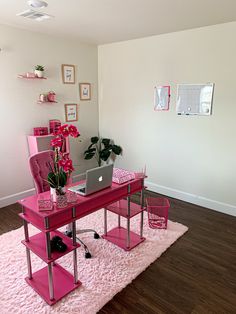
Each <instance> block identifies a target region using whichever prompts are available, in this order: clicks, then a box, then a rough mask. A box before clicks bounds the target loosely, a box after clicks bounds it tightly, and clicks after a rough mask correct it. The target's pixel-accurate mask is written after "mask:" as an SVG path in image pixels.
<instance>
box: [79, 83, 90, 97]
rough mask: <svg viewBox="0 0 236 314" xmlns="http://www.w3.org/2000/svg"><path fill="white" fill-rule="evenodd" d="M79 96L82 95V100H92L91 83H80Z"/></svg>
mask: <svg viewBox="0 0 236 314" xmlns="http://www.w3.org/2000/svg"><path fill="white" fill-rule="evenodd" d="M79 95H80V100H90V99H91V84H90V83H80V84H79Z"/></svg>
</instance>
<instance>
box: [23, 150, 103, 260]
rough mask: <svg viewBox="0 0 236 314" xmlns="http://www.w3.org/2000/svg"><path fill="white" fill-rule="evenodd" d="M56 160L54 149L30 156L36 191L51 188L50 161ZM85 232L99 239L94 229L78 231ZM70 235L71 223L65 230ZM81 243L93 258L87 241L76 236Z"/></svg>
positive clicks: (88, 255)
mask: <svg viewBox="0 0 236 314" xmlns="http://www.w3.org/2000/svg"><path fill="white" fill-rule="evenodd" d="M53 160H54V152H53V151H52V150H47V151H43V152H40V153H37V154H35V155H32V156H30V158H29V167H30V171H31V174H32V177H33V179H34V183H35V188H36V193H37V194H39V193H43V192H46V191H49V190H50V186H49V184H48V182H47V181H46V180H47V176H48V171H49V169H48V163H51V164H52V163H53ZM85 232H93V233H94V238H95V239H98V238H100V237H99V235H98V233H97V232H96V231H95V230H93V229H82V230H78V231H77V233H78V234H81V233H85ZM65 234H66V235H68V237H72V227H71V224H70V225H68V226H67V230H66V232H65ZM76 239H77V240H78V241H79V242H80V243H81V245H82V246H83V248H84V250H85V258H91V253H90V252H89V249H88V247H87V246H86V245H85V243H84V242H83V241H82V240H81V239H80V238H78V237H77V238H76Z"/></svg>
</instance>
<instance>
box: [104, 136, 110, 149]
mask: <svg viewBox="0 0 236 314" xmlns="http://www.w3.org/2000/svg"><path fill="white" fill-rule="evenodd" d="M110 141H111V140H110V139H109V138H103V139H102V144H103V145H104V146H105V148H107V147H108V146H109V144H110Z"/></svg>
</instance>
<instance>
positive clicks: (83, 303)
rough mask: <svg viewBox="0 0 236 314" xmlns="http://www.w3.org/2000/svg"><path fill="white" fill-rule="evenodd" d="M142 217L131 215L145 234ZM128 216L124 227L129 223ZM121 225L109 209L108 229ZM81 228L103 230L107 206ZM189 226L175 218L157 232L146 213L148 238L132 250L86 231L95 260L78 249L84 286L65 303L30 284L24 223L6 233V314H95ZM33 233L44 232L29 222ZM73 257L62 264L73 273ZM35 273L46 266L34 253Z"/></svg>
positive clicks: (1, 239)
mask: <svg viewBox="0 0 236 314" xmlns="http://www.w3.org/2000/svg"><path fill="white" fill-rule="evenodd" d="M139 222H140V217H139V215H138V216H136V217H134V218H132V219H131V230H133V231H135V232H137V233H138V232H139V225H140V223H139ZM125 223H126V220H125V219H123V220H121V225H123V226H126V224H125ZM116 226H117V215H115V214H113V213H110V212H108V230H110V229H112V228H114V227H116ZM77 227H78V228H95V229H96V230H97V231H98V233H99V234H100V235H102V234H103V210H99V211H97V212H95V213H93V214H91V215H89V216H87V217H85V218H83V219H81V220H79V221H78V222H77ZM187 230H188V228H187V227H186V226H184V225H182V224H179V223H176V222H172V221H169V222H168V229H167V230H153V229H150V228H149V227H148V221H147V214H146V212H145V213H144V236H145V237H146V241H144V242H143V243H141V244H140V245H139V246H137V247H136V248H134V249H133V250H132V251H130V252H125V251H123V250H122V249H120V248H119V247H117V246H115V245H113V244H112V243H110V242H108V241H106V240H104V239H98V240H95V239H93V235H91V234H90V235H89V234H84V235H81V238H82V239H83V240H84V241H85V242H86V244H87V245H88V246H89V248H90V251H91V253H92V255H93V258H92V259H85V258H84V252H83V250H82V248H79V249H78V272H79V280H80V281H81V282H82V286H80V287H79V288H78V289H76V290H74V291H73V292H71V293H70V294H68V295H67V296H66V297H64V298H63V299H62V300H61V301H59V302H58V303H56V304H55V305H53V306H51V307H50V306H49V305H48V304H47V303H46V302H45V301H44V300H43V299H42V298H41V297H40V296H38V294H37V293H36V292H35V291H34V290H33V289H32V288H31V287H30V286H28V284H27V283H26V282H25V280H24V278H25V277H26V276H27V266H26V252H25V246H24V245H23V244H21V240H22V239H24V231H23V227H21V228H19V229H17V230H13V231H11V232H8V233H5V234H3V235H1V236H0V243H1V252H0V313H1V314H11V313H14V314H17V313H24V314H31V313H40V314H46V313H63V314H64V313H77V314H78V313H80V314H94V313H96V312H98V311H99V309H101V308H102V307H103V306H104V305H105V304H106V303H107V302H108V301H109V300H111V299H112V298H113V296H114V295H115V294H116V293H118V292H119V291H121V290H122V289H124V288H125V286H127V285H128V284H129V283H131V281H132V280H134V279H135V277H137V276H138V275H139V274H140V273H141V272H143V271H144V270H145V269H146V268H147V267H148V266H149V265H150V264H151V263H152V262H154V261H155V260H156V259H157V258H158V257H160V256H161V254H162V253H163V252H165V251H166V250H167V249H168V248H169V247H170V246H171V244H173V243H174V242H175V241H176V240H177V239H178V238H179V237H181V236H182V235H183V234H184V233H185V232H186V231H187ZM29 231H30V235H33V234H35V233H38V230H37V229H36V228H34V227H33V226H31V225H30V226H29ZM72 261H73V256H72V253H69V254H67V255H66V256H64V257H62V258H61V259H59V260H58V263H59V264H60V265H62V266H63V267H65V268H66V269H67V270H68V271H70V272H71V273H72V274H73V263H72ZM31 262H32V270H33V272H34V271H36V270H38V269H40V268H42V267H44V266H45V265H46V264H45V263H44V262H42V261H41V260H40V259H39V258H38V257H37V256H35V255H34V254H33V253H31Z"/></svg>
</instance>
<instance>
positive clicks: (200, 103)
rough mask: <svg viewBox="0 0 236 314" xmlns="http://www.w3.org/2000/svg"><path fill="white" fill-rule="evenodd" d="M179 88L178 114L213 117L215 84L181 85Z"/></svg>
mask: <svg viewBox="0 0 236 314" xmlns="http://www.w3.org/2000/svg"><path fill="white" fill-rule="evenodd" d="M177 88H178V89H177V102H176V111H177V114H179V115H204V116H209V115H211V112H212V99H213V89H214V83H207V84H179V85H177Z"/></svg>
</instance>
